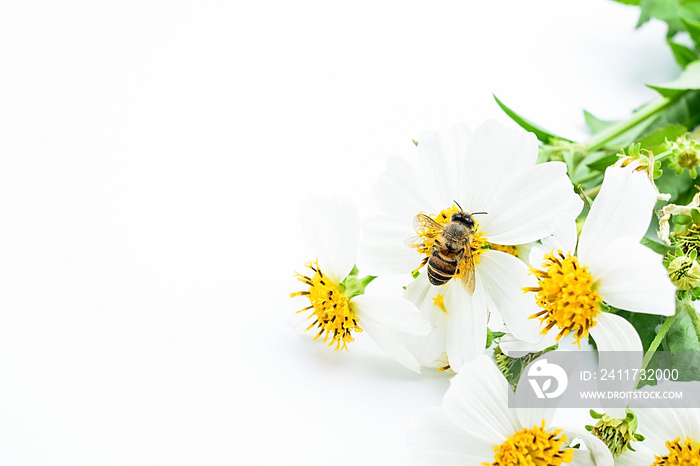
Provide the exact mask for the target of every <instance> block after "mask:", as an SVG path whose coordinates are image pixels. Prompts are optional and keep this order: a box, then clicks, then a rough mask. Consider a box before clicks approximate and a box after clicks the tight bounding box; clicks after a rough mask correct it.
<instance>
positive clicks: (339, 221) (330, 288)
mask: <svg viewBox="0 0 700 466" xmlns="http://www.w3.org/2000/svg"><path fill="white" fill-rule="evenodd" d="M301 224H302V229H303V231H304V236H305V237H306V239H307V241H308V242H309V245H310V246H311V249H312V250H313V252H314V253H315V255H316V260H314V261H312V262H309V263H307V264H306V266H307V268H308V271H307V272H305V273H297V278H298V280H299V281H300V282H302V283H303V285H304V289H303V290H302V291H297V292H295V293H292V294H291V296H292V297H293V298H294V297H301V298H304V299H307V300H308V305H307V306H306V307H304V308H303V309H301V310H300V311H298V312H300V313H302V312H306V313H308V319H309V320H311V324H310V325H309V326H308V328H307V330H311V329H314V328H315V329H316V330H315V331H317V333H316V336H315V337H314V340H316V339H319V338H322V339H323V341H324V342H325V343H326V344H327V345H328V346H333V347H335V349H336V351H337V350H340V349H341V348H342V349H346V350H347V345H348V343H350V342H352V341H354V339H355V338H354V334H356V333H359V332H362V331H366V332H367V333H368V334H369V336H370V337H371V338H372V339H373V340H374V341H375V342H376V343H377V345H379V347H380V348H382V350H384V351H385V352H386V353H387V354H388V355H389V356H391V357H393V358H394V359H396V360H397V361H398V362H399V363H401V364H402V365H404V366H406V367H407V368H409V369H411V370H413V371H415V372H420V370H419V368H420V366H419V364H418V362H417V361H416V359H415V358H414V357H413V355H411V353H410V352H409V351H408V350H407V349H406V346H405V345H404V343H402V342H401V339H400V337H401V336H405V335H426V334H427V333H428V332H429V331H430V324H429V323H428V322H427V321H426V320H424V319H423V318H421V316H420V312H419V311H418V309H417V308H416V307H415V306H414V305H413V304H412V303H411V302H410V301H408V300H407V299H404V298H402V297H400V296H379V295H368V294H364V291H365V287H366V286H367V284H368V283H369V282H371V281H372V279H373V278H374V277H364V278H359V276H358V272H357V268H356V267H355V260H356V259H357V251H358V246H359V240H360V228H359V225H360V222H359V216H358V213H357V210H356V208H355V205H354V204H353V203H351V202H349V201H345V200H341V199H334V200H332V201H324V200H310V201H307V202H305V203H303V204H302V211H301Z"/></svg>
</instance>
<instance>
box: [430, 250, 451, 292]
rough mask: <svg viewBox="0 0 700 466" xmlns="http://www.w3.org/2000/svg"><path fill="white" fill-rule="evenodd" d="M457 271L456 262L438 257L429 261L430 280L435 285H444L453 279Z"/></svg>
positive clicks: (433, 257)
mask: <svg viewBox="0 0 700 466" xmlns="http://www.w3.org/2000/svg"><path fill="white" fill-rule="evenodd" d="M456 271H457V261H456V260H444V259H443V258H441V257H438V256H437V255H433V256H431V257H430V260H429V261H428V278H429V279H430V282H431V283H432V284H434V285H442V284H443V283H446V282H447V281H448V280H449V279H450V278H452V277H453V276H454V274H455V272H456Z"/></svg>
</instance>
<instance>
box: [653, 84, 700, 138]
mask: <svg viewBox="0 0 700 466" xmlns="http://www.w3.org/2000/svg"><path fill="white" fill-rule="evenodd" d="M675 124H680V125H683V126H685V127H686V128H688V129H691V130H692V129H694V128H695V127H696V126H698V125H699V124H700V92H699V91H690V92H688V93H687V94H683V95H680V96H679V97H678V98H677V99H676V100H675V101H674V102H672V103H671V104H670V105H669V106H668V107H666V108H665V109H664V110H663V111H662V112H661V113H660V114H659V115H658V116H657V117H656V119H655V120H654V121H653V122H652V124H651V125H650V126H649V131H652V130H656V129H659V128H662V127H664V126H667V125H675Z"/></svg>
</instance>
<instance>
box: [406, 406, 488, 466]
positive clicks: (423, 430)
mask: <svg viewBox="0 0 700 466" xmlns="http://www.w3.org/2000/svg"><path fill="white" fill-rule="evenodd" d="M406 443H407V445H408V455H407V460H408V464H412V465H425V466H433V465H435V464H441V465H455V466H463V465H465V464H481V463H482V462H489V461H491V462H492V461H493V455H494V452H493V445H491V444H489V443H487V442H484V441H483V440H481V439H478V438H475V437H473V436H471V435H469V434H468V433H467V432H465V431H463V430H462V429H460V428H459V427H458V426H457V425H456V424H454V423H453V422H452V421H450V420H449V418H448V417H447V416H446V415H445V412H444V411H443V409H442V408H432V409H425V410H422V411H420V412H419V413H418V414H416V415H415V416H414V418H413V419H412V420H411V425H410V427H409V431H408V434H407V435H406Z"/></svg>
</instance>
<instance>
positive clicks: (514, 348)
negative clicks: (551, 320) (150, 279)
mask: <svg viewBox="0 0 700 466" xmlns="http://www.w3.org/2000/svg"><path fill="white" fill-rule="evenodd" d="M556 344H557V332H547V334H546V335H542V339H541V340H540V341H538V342H537V343H529V342H526V341H522V340H519V339H517V338H516V337H515V336H513V335H512V334H510V333H508V334H506V335H503V336H502V337H501V341H500V343H499V345H498V346H499V347H500V348H501V351H503V353H504V354H505V355H507V356H511V355H513V354H517V353H521V354H522V353H537V352H539V351H543V350H545V349H547V348H549V347H550V346H554V345H556Z"/></svg>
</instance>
